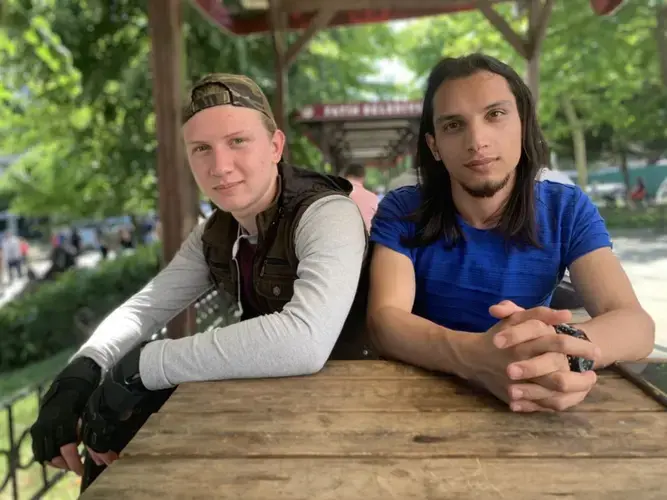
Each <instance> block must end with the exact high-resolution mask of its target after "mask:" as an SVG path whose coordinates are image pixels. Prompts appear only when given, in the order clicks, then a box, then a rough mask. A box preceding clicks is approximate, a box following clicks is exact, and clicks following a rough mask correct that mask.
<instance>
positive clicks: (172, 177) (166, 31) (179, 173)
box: [148, 0, 196, 338]
mask: <svg viewBox="0 0 667 500" xmlns="http://www.w3.org/2000/svg"><path fill="white" fill-rule="evenodd" d="M148 28H149V32H150V36H151V48H152V52H151V62H152V70H153V75H152V80H153V99H154V103H155V118H156V132H157V140H158V145H157V178H158V190H159V196H158V197H159V209H160V220H161V221H162V255H163V262H164V263H165V264H166V263H168V262H169V261H171V259H172V258H173V257H174V255H175V254H176V252H177V251H178V249H179V248H180V246H181V243H182V242H183V240H184V239H185V238H186V237H187V235H188V233H189V232H190V231H191V230H192V228H193V227H194V224H195V223H196V213H193V198H192V196H193V192H192V191H193V190H192V187H193V181H192V178H191V177H192V176H191V174H190V172H189V171H188V169H187V168H186V167H185V165H184V161H185V155H184V151H183V140H182V138H181V106H182V103H183V101H182V88H183V66H182V49H183V45H182V39H181V29H182V19H181V0H149V1H148ZM195 193H196V192H195ZM195 196H196V195H195ZM190 323H192V322H191V320H189V318H188V312H187V311H186V312H184V313H182V314H180V315H178V316H177V317H176V318H174V319H173V320H172V321H171V322H170V324H169V325H168V328H167V330H168V334H169V336H170V337H171V338H177V337H183V336H186V335H188V334H189V333H191V332H190V328H189V324H190Z"/></svg>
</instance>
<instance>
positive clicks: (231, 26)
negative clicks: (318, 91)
mask: <svg viewBox="0 0 667 500" xmlns="http://www.w3.org/2000/svg"><path fill="white" fill-rule="evenodd" d="M190 1H191V2H192V4H193V5H195V6H196V7H197V8H198V9H199V10H200V11H201V12H202V14H204V15H205V16H206V17H208V19H209V20H210V21H212V22H213V23H214V24H216V25H217V26H218V27H220V28H222V29H225V30H227V31H229V32H231V33H234V34H236V35H248V34H251V33H263V32H268V31H270V27H269V19H268V15H267V13H266V12H262V11H260V12H257V11H253V12H244V13H238V14H235V13H232V12H231V11H230V10H229V8H227V7H226V6H225V4H224V0H190ZM623 2H624V0H590V5H591V8H592V9H593V11H594V12H595V13H596V14H598V15H601V16H603V15H610V14H612V13H613V12H614V11H615V10H616V9H617V8H618V7H619V6H620V5H621V4H622V3H623ZM476 8H477V6H476V4H475V2H474V1H473V2H470V3H469V4H463V5H462V4H459V5H457V6H450V7H443V8H442V9H419V8H415V9H361V10H347V11H341V12H338V13H336V15H335V16H334V18H333V19H332V21H331V23H330V24H329V26H348V25H355V24H366V23H380V22H387V21H395V20H399V19H410V18H415V17H426V16H435V15H440V14H449V13H454V12H461V11H467V10H474V9H476ZM314 16H315V13H314V12H308V13H305V12H304V13H301V12H297V13H292V14H289V16H288V27H289V29H305V28H306V27H308V25H309V24H310V21H311V20H312V18H313V17H314Z"/></svg>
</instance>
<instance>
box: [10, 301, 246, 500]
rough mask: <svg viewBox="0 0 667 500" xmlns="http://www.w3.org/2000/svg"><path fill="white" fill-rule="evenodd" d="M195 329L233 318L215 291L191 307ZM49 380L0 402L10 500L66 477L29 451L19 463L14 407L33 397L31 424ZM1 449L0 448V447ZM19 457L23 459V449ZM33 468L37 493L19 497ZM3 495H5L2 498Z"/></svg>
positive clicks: (23, 433)
mask: <svg viewBox="0 0 667 500" xmlns="http://www.w3.org/2000/svg"><path fill="white" fill-rule="evenodd" d="M194 308H195V316H196V324H197V330H198V331H199V332H204V331H208V330H210V329H212V328H217V327H220V326H224V325H226V324H228V323H229V322H230V318H233V315H232V314H230V304H229V302H227V300H225V298H223V297H221V296H220V295H219V294H218V292H217V291H215V290H211V291H209V292H206V293H205V294H204V295H202V296H201V297H200V298H199V299H197V301H196V302H195V304H194ZM166 333H167V329H166V328H163V329H161V330H160V331H158V332H156V333H155V334H154V335H153V336H152V337H151V340H156V339H158V338H162V337H165V336H166ZM50 384H51V379H50V378H49V379H46V380H43V381H42V382H40V383H38V384H34V385H32V386H30V387H26V388H24V389H23V390H21V391H19V392H17V393H16V394H14V395H12V396H11V397H10V398H8V399H6V400H4V401H0V415H6V420H7V423H6V425H4V426H2V427H0V429H2V430H1V431H0V436H2V435H3V434H5V429H6V433H7V437H8V448H6V449H2V448H0V464H4V465H5V466H6V471H7V472H6V473H5V474H4V475H3V476H0V497H2V498H12V499H13V500H22V499H23V498H30V499H38V498H41V497H42V496H43V495H44V494H45V493H46V492H48V491H49V490H50V489H51V488H52V487H53V486H54V485H55V484H57V483H58V482H59V481H60V480H61V479H62V478H63V477H64V476H65V475H66V474H67V472H66V471H57V472H56V473H54V471H56V469H54V468H52V467H47V466H45V465H43V464H37V465H36V464H35V458H34V457H33V456H32V450H31V449H30V452H29V455H30V458H29V459H27V460H24V461H21V448H22V447H23V448H25V447H26V446H30V444H31V440H30V428H29V427H28V428H26V429H22V430H18V429H17V425H16V413H17V407H18V406H19V405H23V404H25V403H26V402H27V403H28V404H29V400H30V399H31V398H34V400H35V403H36V405H35V411H34V415H32V417H34V418H32V419H31V421H34V420H36V419H37V410H38V408H39V406H40V404H41V401H42V397H43V396H44V393H45V392H46V390H47V389H48V388H49V386H50ZM0 446H1V445H0ZM23 455H24V456H25V455H26V453H25V450H24V453H23ZM33 465H36V466H37V467H39V468H40V484H39V486H38V489H37V491H31V492H30V493H29V494H27V495H26V494H22V492H21V487H20V485H19V472H20V471H26V470H27V469H29V468H30V467H32V466H33ZM5 495H7V496H5Z"/></svg>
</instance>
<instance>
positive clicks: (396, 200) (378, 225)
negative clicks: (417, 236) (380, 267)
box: [370, 188, 418, 262]
mask: <svg viewBox="0 0 667 500" xmlns="http://www.w3.org/2000/svg"><path fill="white" fill-rule="evenodd" d="M415 194H417V193H416V191H415V188H400V189H397V190H395V191H392V192H390V193H389V194H387V195H386V196H385V197H384V198H382V201H381V202H380V205H379V206H378V210H377V212H376V214H375V217H373V222H372V224H371V235H370V239H371V241H372V242H374V243H379V244H380V245H383V246H385V247H387V248H390V249H391V250H394V251H395V252H398V253H401V254H403V255H405V256H406V257H408V258H409V259H411V260H412V261H413V262H414V259H413V256H414V250H413V249H412V248H408V247H406V246H405V245H404V244H403V243H402V241H401V240H402V238H404V237H408V236H412V235H413V231H414V230H413V227H414V224H413V223H412V222H408V221H406V220H405V217H406V216H408V215H410V214H411V213H412V211H413V210H412V207H411V205H413V204H414V203H410V201H411V199H412V198H414V195H415ZM417 205H418V204H417ZM415 208H416V207H415Z"/></svg>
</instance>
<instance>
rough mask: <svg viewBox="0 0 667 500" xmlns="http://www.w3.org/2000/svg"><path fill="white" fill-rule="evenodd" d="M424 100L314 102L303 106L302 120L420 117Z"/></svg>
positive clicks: (299, 115)
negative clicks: (347, 102)
mask: <svg viewBox="0 0 667 500" xmlns="http://www.w3.org/2000/svg"><path fill="white" fill-rule="evenodd" d="M421 112H422V101H378V102H357V103H349V104H314V105H312V106H305V107H304V108H302V109H301V110H300V111H299V112H298V114H297V116H298V119H299V120H300V121H304V122H309V121H315V122H316V121H343V120H348V121H351V120H364V119H369V120H373V119H381V118H383V119H396V118H419V117H420V116H421Z"/></svg>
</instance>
